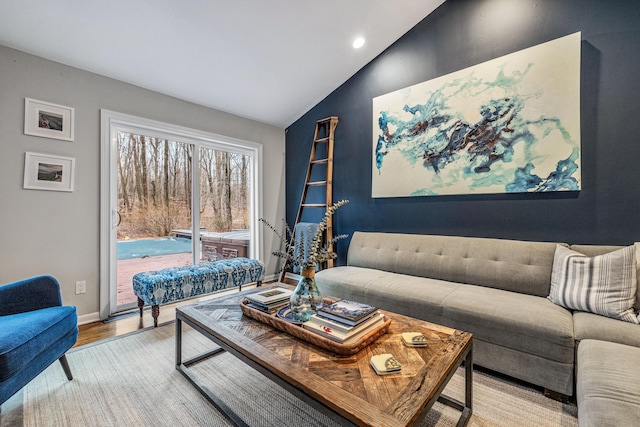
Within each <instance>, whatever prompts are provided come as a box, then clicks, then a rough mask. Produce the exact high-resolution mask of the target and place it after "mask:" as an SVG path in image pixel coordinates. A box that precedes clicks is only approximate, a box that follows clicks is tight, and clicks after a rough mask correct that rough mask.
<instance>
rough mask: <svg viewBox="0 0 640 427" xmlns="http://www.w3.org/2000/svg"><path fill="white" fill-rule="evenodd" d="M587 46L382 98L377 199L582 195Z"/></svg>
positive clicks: (528, 54) (536, 52)
mask: <svg viewBox="0 0 640 427" xmlns="http://www.w3.org/2000/svg"><path fill="white" fill-rule="evenodd" d="M580 41H581V35H580V33H579V32H578V33H575V34H572V35H569V36H566V37H562V38H559V39H556V40H552V41H549V42H547V43H543V44H540V45H537V46H534V47H531V48H528V49H524V50H521V51H519V52H515V53H512V54H509V55H506V56H503V57H500V58H497V59H493V60H490V61H487V62H484V63H482V64H479V65H475V66H473V67H469V68H466V69H464V70H460V71H456V72H454V73H451V74H448V75H445V76H442V77H438V78H436V79H433V80H429V81H427V82H423V83H419V84H416V85H414V86H410V87H407V88H404V89H400V90H397V91H395V92H391V93H388V94H385V95H382V96H379V97H376V98H374V99H373V166H372V185H371V189H372V190H371V194H372V197H408V196H435V195H452V194H496V193H523V192H549V191H579V190H580V182H581V177H580V175H581V170H580Z"/></svg>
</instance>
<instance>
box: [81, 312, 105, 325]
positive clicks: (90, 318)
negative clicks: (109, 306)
mask: <svg viewBox="0 0 640 427" xmlns="http://www.w3.org/2000/svg"><path fill="white" fill-rule="evenodd" d="M99 321H100V313H98V312H97V311H96V312H95V313H89V314H83V315H82V316H78V325H84V324H87V323H93V322H99Z"/></svg>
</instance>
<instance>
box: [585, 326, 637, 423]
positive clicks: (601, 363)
mask: <svg viewBox="0 0 640 427" xmlns="http://www.w3.org/2000/svg"><path fill="white" fill-rule="evenodd" d="M636 326H637V325H636ZM576 366H577V368H576V370H577V372H576V399H577V403H578V424H579V425H580V426H581V427H588V426H594V427H596V426H597V427H602V426H638V425H640V348H638V347H632V346H628V345H623V344H617V343H612V342H607V341H598V340H583V341H580V344H578V354H577V357H576Z"/></svg>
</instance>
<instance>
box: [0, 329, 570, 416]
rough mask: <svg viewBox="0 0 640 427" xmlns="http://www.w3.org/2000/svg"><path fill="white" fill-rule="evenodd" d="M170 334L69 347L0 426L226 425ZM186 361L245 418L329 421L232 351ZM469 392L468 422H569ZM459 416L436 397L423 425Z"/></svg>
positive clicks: (192, 343)
mask: <svg viewBox="0 0 640 427" xmlns="http://www.w3.org/2000/svg"><path fill="white" fill-rule="evenodd" d="M174 333H175V326H174V325H173V324H170V325H165V326H161V327H158V328H155V329H149V330H144V331H142V332H139V333H133V334H130V335H126V336H124V337H120V338H116V339H111V340H107V341H103V342H100V343H97V344H95V345H90V346H84V347H79V348H77V349H74V350H72V351H71V352H70V353H69V354H68V357H67V358H68V360H69V364H70V365H71V370H72V371H73V375H74V380H73V381H67V380H66V377H65V376H64V373H63V371H62V369H61V367H60V366H59V364H58V363H55V364H53V365H52V366H50V367H49V368H48V369H47V370H46V371H45V372H43V373H42V374H41V375H40V376H38V377H37V378H36V379H35V380H33V381H32V382H31V383H30V384H29V385H27V386H26V387H25V388H24V389H23V392H21V393H19V394H18V395H16V396H14V397H13V398H11V399H10V400H9V401H8V402H7V403H5V405H3V407H2V417H1V418H0V427H7V426H12V427H13V426H18V427H20V426H24V427H36V426H101V427H104V426H143V425H147V426H227V425H230V423H229V422H228V421H227V420H226V419H225V418H224V417H223V416H222V415H220V414H219V413H218V411H217V410H216V409H215V408H214V407H213V406H212V405H211V404H209V403H208V402H207V401H206V400H205V399H204V398H203V397H202V396H201V395H200V393H199V392H197V391H196V390H195V389H194V388H193V387H192V386H191V384H190V383H189V382H188V381H187V380H186V379H185V378H184V377H183V376H182V375H181V374H180V373H179V372H178V371H176V370H175V367H174V363H175V348H174ZM185 340H186V341H185V344H186V345H185V349H186V348H189V349H190V351H189V352H187V354H184V355H183V356H184V357H185V358H188V357H190V356H193V355H196V354H199V353H201V352H203V351H205V350H207V349H210V348H211V346H212V344H211V343H209V342H207V340H206V339H204V338H203V337H202V336H201V335H200V334H198V333H196V332H194V331H187V332H186V333H185ZM192 369H193V370H194V371H195V372H196V374H197V375H198V377H199V378H200V379H202V380H203V382H204V383H205V385H206V386H208V387H209V388H211V389H215V390H216V392H217V393H221V394H222V396H224V397H225V400H226V403H227V404H228V405H229V406H231V407H232V408H233V409H234V410H235V411H237V412H238V413H239V415H240V416H241V417H242V418H243V419H244V420H245V421H246V422H247V423H248V424H249V425H252V426H261V427H262V426H265V427H266V426H280V427H282V426H298V425H304V426H331V425H335V423H333V422H331V421H330V420H329V419H328V418H326V417H325V416H324V415H323V414H321V413H319V412H317V411H316V410H315V409H314V408H312V407H310V406H309V405H307V404H306V403H304V402H302V401H300V400H299V399H297V398H296V397H294V396H292V395H291V394H290V393H288V392H286V391H285V390H284V389H282V388H281V387H279V386H277V385H276V384H274V383H273V382H271V381H270V380H268V379H266V378H265V377H264V376H262V375H261V374H259V373H257V372H255V371H253V370H252V369H251V368H249V367H247V366H246V365H244V364H243V363H241V362H239V361H238V360H237V359H235V358H234V357H233V356H231V355H228V354H223V355H219V356H216V357H214V358H212V359H210V360H207V361H205V362H202V363H200V364H198V365H195V366H193V367H192ZM205 379H206V380H205ZM463 390H464V376H463V371H462V370H461V371H459V372H458V373H457V374H456V375H455V376H454V378H453V379H452V380H451V382H450V383H449V385H448V386H447V388H446V389H445V394H447V395H449V396H452V397H454V398H457V399H459V400H463ZM473 393H474V402H473V404H474V412H473V416H472V418H471V420H470V422H469V424H468V425H470V426H509V427H511V426H524V425H526V426H575V425H577V418H576V413H577V410H576V408H575V407H574V406H572V405H565V404H561V403H559V402H556V401H553V400H551V399H548V398H546V397H544V396H543V395H542V394H541V393H540V392H539V391H537V390H534V389H530V388H527V387H524V386H522V385H519V384H515V383H512V382H509V381H505V380H501V379H498V378H495V377H493V376H491V375H488V374H486V373H484V372H479V371H476V372H475V373H474V390H473ZM459 415H460V413H459V412H458V411H456V410H454V409H451V408H448V407H445V406H444V405H441V404H439V403H436V405H435V406H434V408H433V409H432V411H431V412H430V413H429V415H428V416H427V419H426V420H425V423H424V425H429V426H433V425H435V426H453V425H455V423H456V421H457V419H458V417H459Z"/></svg>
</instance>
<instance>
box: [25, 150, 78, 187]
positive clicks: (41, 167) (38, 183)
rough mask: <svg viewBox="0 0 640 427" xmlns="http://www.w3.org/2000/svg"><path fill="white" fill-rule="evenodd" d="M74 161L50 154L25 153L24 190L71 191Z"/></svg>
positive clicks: (70, 158)
mask: <svg viewBox="0 0 640 427" xmlns="http://www.w3.org/2000/svg"><path fill="white" fill-rule="evenodd" d="M75 163H76V159H74V158H72V157H62V156H54V155H50V154H38V153H29V152H26V153H25V157H24V188H25V189H29V190H51V191H73V185H74V173H75V170H74V169H75Z"/></svg>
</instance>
